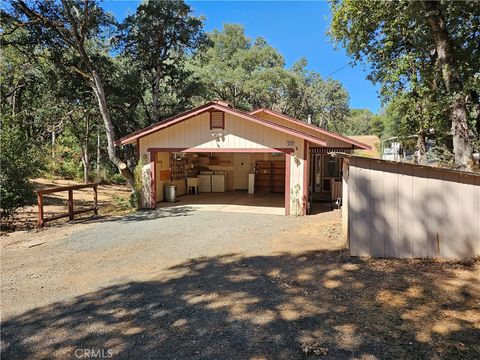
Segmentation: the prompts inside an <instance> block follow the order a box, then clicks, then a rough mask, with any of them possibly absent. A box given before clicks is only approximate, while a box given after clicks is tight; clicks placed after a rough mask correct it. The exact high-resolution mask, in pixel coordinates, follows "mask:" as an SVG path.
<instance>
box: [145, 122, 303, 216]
mask: <svg viewBox="0 0 480 360" xmlns="http://www.w3.org/2000/svg"><path fill="white" fill-rule="evenodd" d="M213 132H221V133H222V134H223V138H222V139H221V140H220V141H216V140H215V139H214V138H213V137H212V135H211V133H213ZM291 142H293V144H294V145H293V152H292V153H291V156H292V161H291V162H290V189H286V191H287V192H289V193H290V213H291V214H292V215H302V214H303V208H304V206H305V201H304V198H303V194H304V181H303V178H304V167H305V164H306V159H305V156H304V155H305V154H304V146H305V141H304V139H301V138H298V137H296V136H292V135H288V134H285V133H283V132H281V131H278V130H275V129H272V128H269V127H266V126H263V125H260V124H256V123H254V122H251V121H249V120H246V119H243V118H241V117H238V116H235V115H232V114H227V113H226V114H225V129H224V130H221V129H218V130H211V129H210V117H209V114H208V113H204V114H200V115H198V116H196V117H193V118H191V119H188V120H186V121H183V122H180V123H178V124H176V125H173V126H171V127H169V128H166V129H163V130H159V131H157V132H155V133H152V134H150V135H147V136H144V137H141V138H140V139H139V154H140V156H141V157H142V158H143V159H144V161H145V163H146V164H148V163H149V161H150V154H149V153H148V149H149V148H162V149H168V148H187V149H189V150H190V151H195V149H202V150H203V149H212V152H215V150H216V149H244V150H245V152H248V151H249V150H254V151H259V150H262V149H265V153H252V161H255V160H256V159H258V160H260V159H279V157H272V156H271V154H270V153H269V152H268V150H269V149H270V148H289V147H291V146H289V145H288V144H289V143H291ZM161 154H162V155H160V156H163V157H165V158H164V159H163V169H165V168H167V169H168V167H169V158H168V156H169V153H167V152H164V153H161ZM219 154H221V155H219V156H221V157H222V158H227V157H229V156H230V157H232V158H233V155H232V154H231V153H219ZM281 159H285V155H282V157H281ZM145 169H146V171H148V169H149V167H148V166H146V167H145ZM227 170H228V175H227V180H228V189H233V178H232V174H233V171H232V170H233V167H232V168H231V169H227ZM159 178H160V168H159V166H158V164H157V174H156V179H157V181H156V192H157V201H162V200H163V197H164V195H163V191H164V186H165V183H168V182H169V181H162V182H160V181H159V180H158V179H159ZM176 185H177V187H178V188H177V190H178V194H179V195H180V194H182V193H184V192H185V190H184V186H183V182H176ZM147 192H148V189H147V190H146V191H145V194H144V197H145V198H147V197H148V196H151V194H150V195H149V194H147Z"/></svg>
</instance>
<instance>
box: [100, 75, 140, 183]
mask: <svg viewBox="0 0 480 360" xmlns="http://www.w3.org/2000/svg"><path fill="white" fill-rule="evenodd" d="M92 77H93V81H94V82H93V84H92V89H93V92H94V93H95V96H96V98H97V100H98V107H99V109H100V114H101V116H102V120H103V124H104V125H105V134H106V135H107V152H108V157H109V159H110V161H112V162H113V163H114V164H115V166H116V167H117V168H118V170H119V171H120V174H122V176H123V177H124V178H125V179H126V180H127V182H128V185H129V186H130V189H131V190H132V192H134V191H135V179H134V176H133V172H132V171H131V170H130V169H129V168H128V166H126V164H125V163H123V162H122V161H121V160H120V157H119V156H118V154H117V148H116V147H115V145H114V141H115V129H114V128H113V124H112V120H111V118H110V112H109V110H108V107H107V100H106V97H105V91H104V89H103V83H102V79H101V78H100V75H99V74H98V72H97V70H95V69H93V70H92Z"/></svg>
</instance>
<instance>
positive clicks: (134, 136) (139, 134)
mask: <svg viewBox="0 0 480 360" xmlns="http://www.w3.org/2000/svg"><path fill="white" fill-rule="evenodd" d="M212 109H215V110H218V111H223V112H224V113H229V114H232V115H237V116H239V117H241V118H244V119H246V120H250V121H252V122H254V123H257V124H260V125H264V126H266V127H269V128H272V129H275V130H278V131H281V132H284V133H286V134H289V135H292V136H297V137H300V138H302V139H305V140H308V141H311V142H313V143H315V144H317V145H320V146H326V145H327V143H326V141H325V140H323V139H321V138H319V137H316V136H313V135H310V134H306V133H304V132H302V131H299V130H296V129H291V128H289V127H286V126H283V125H280V124H277V123H274V122H271V121H268V120H265V119H262V118H257V117H255V116H253V115H249V114H247V113H245V112H243V111H240V110H236V109H232V108H229V107H225V106H222V105H218V104H216V103H208V104H205V105H203V106H200V107H198V108H196V109H193V110H191V111H188V112H185V113H182V114H179V115H177V116H175V117H173V118H170V119H166V120H164V121H161V122H160V123H158V124H155V125H152V126H149V127H147V128H145V129H143V130H140V131H136V132H134V133H132V134H130V135H128V136H125V137H123V138H121V139H119V140H117V141H116V142H115V145H117V146H118V145H124V144H129V143H131V142H133V141H134V140H135V139H137V138H138V137H143V136H147V135H149V134H151V133H153V132H156V131H159V130H161V129H164V128H166V127H169V126H172V125H174V124H177V123H179V122H181V121H185V120H187V119H190V118H192V117H194V116H197V115H200V114H202V113H204V112H207V111H209V110H212Z"/></svg>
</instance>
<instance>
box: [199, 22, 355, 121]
mask: <svg viewBox="0 0 480 360" xmlns="http://www.w3.org/2000/svg"><path fill="white" fill-rule="evenodd" d="M209 39H210V43H211V46H210V47H209V48H207V49H206V50H205V51H202V52H198V53H197V54H196V56H195V57H194V58H193V61H192V65H191V66H192V69H193V71H194V72H195V74H196V75H197V76H198V78H199V81H200V82H201V84H202V89H203V93H202V96H200V97H199V98H198V102H199V103H200V102H205V101H209V100H212V99H222V100H225V101H227V102H229V103H230V104H231V105H232V106H234V107H237V108H241V109H245V110H251V109H255V108H261V107H263V108H269V109H273V110H277V111H280V112H283V113H285V114H287V115H290V116H293V117H296V118H299V119H302V120H304V121H306V120H307V119H308V118H309V117H310V118H311V119H312V122H313V123H314V124H316V125H319V126H323V127H328V128H332V130H335V129H337V126H338V125H339V123H341V122H342V121H343V120H344V119H345V118H346V116H347V115H348V101H349V96H348V93H347V92H346V91H345V89H344V88H343V87H342V85H341V84H340V83H339V82H338V81H334V80H330V79H327V80H326V79H323V78H322V77H321V75H320V74H319V73H317V72H314V71H310V70H308V69H307V60H306V59H300V60H299V61H298V62H297V63H295V64H294V65H293V66H292V68H291V69H286V68H285V60H284V58H283V56H282V55H281V54H280V53H278V51H277V50H276V49H274V48H273V47H272V46H270V45H269V44H268V43H267V42H266V41H265V40H264V39H262V38H257V39H255V40H251V39H249V38H247V37H246V36H245V31H244V28H243V27H242V26H241V25H233V24H226V25H224V28H223V30H222V31H217V30H216V31H213V32H212V33H210V34H209Z"/></svg>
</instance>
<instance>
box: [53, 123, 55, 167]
mask: <svg viewBox="0 0 480 360" xmlns="http://www.w3.org/2000/svg"><path fill="white" fill-rule="evenodd" d="M52 160H55V129H53V131H52Z"/></svg>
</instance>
